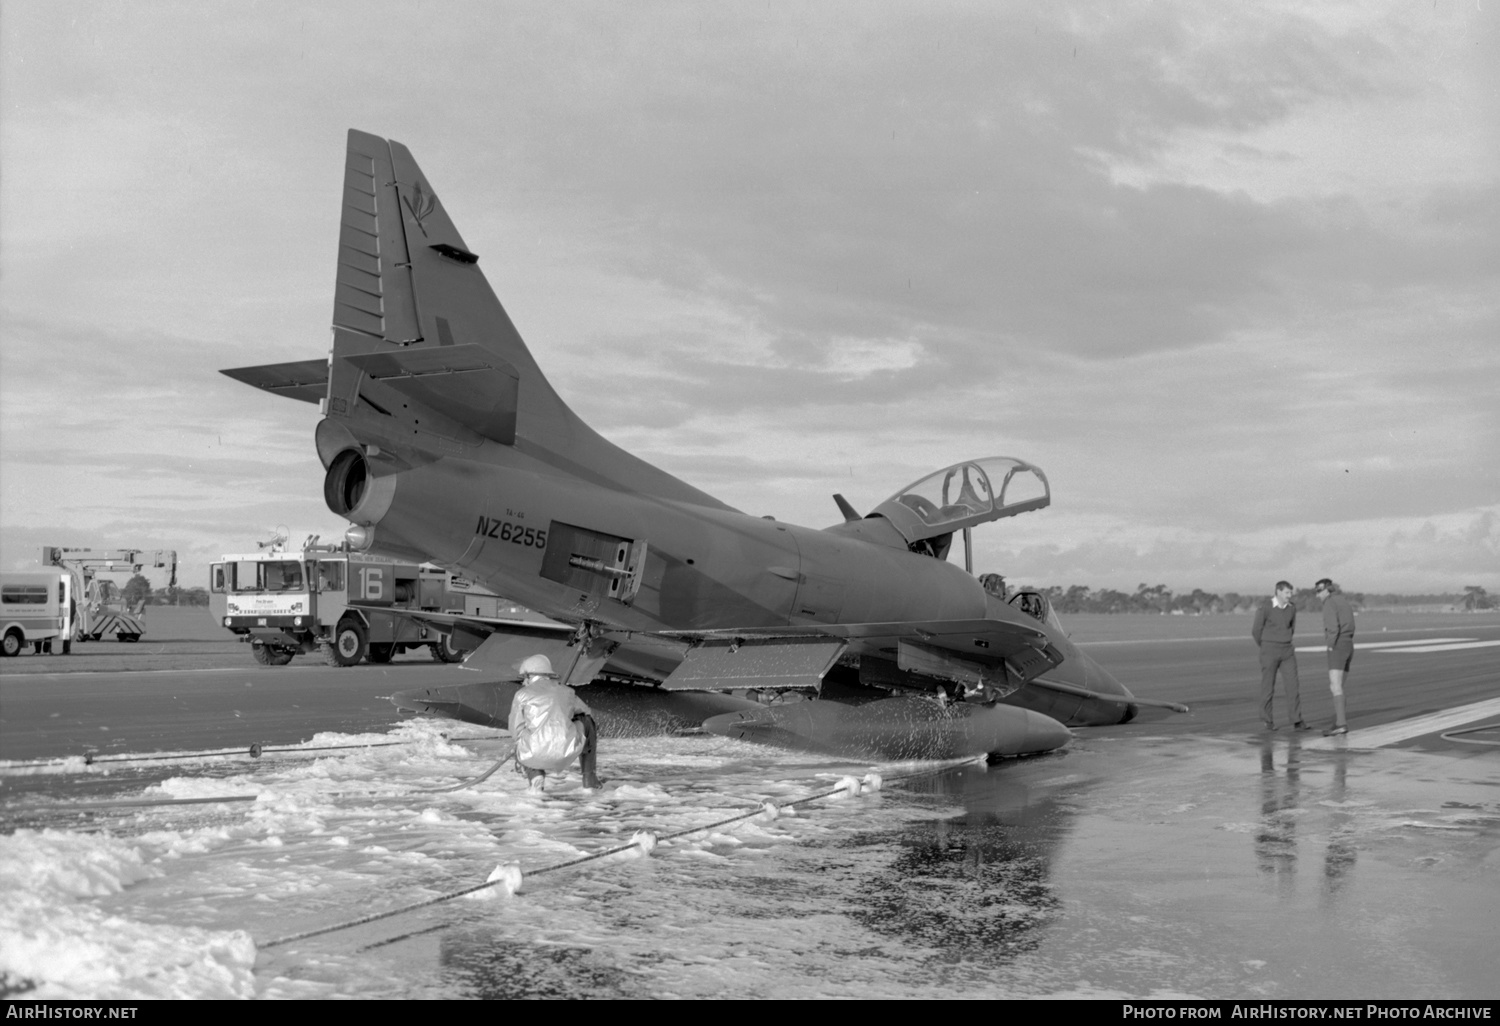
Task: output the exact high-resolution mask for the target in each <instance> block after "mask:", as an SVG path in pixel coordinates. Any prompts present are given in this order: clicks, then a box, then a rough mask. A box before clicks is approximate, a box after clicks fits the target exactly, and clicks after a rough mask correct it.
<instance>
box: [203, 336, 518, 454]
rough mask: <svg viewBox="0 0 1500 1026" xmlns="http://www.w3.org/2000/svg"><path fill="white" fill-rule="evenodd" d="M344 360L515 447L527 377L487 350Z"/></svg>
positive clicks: (447, 349)
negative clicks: (522, 382) (522, 386)
mask: <svg viewBox="0 0 1500 1026" xmlns="http://www.w3.org/2000/svg"><path fill="white" fill-rule="evenodd" d="M341 358H342V359H343V360H345V361H347V362H348V363H350V364H352V365H353V366H355V367H357V368H359V369H360V370H362V371H364V373H365V376H366V377H368V378H371V379H372V380H375V381H379V382H380V383H381V384H382V385H387V386H389V387H391V388H394V389H395V390H396V391H398V392H400V393H401V394H402V395H405V396H407V397H409V398H411V399H414V400H415V401H417V402H419V403H421V404H422V405H424V406H426V407H428V408H429V409H431V410H434V411H436V412H438V413H441V414H443V415H444V416H447V417H450V418H452V419H453V420H456V421H458V423H460V424H462V425H463V426H464V427H467V428H470V429H472V430H474V431H477V432H478V433H479V434H481V435H483V436H484V437H485V438H489V439H493V440H494V441H496V442H499V443H500V444H501V445H514V444H515V441H516V410H517V404H518V401H519V395H520V378H521V376H520V373H519V372H518V371H517V370H516V368H515V367H513V366H511V365H510V364H508V363H506V362H505V361H504V360H502V359H500V358H499V357H497V356H495V355H494V354H492V353H490V352H489V351H488V350H486V349H485V348H484V347H483V346H478V345H474V344H468V345H455V346H433V347H429V348H410V349H402V350H396V351H392V352H378V353H366V354H364V355H358V356H344V357H341ZM225 373H226V374H227V373H229V372H228V371H226V372H225Z"/></svg>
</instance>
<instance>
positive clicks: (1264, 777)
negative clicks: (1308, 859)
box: [1254, 735, 1358, 895]
mask: <svg viewBox="0 0 1500 1026" xmlns="http://www.w3.org/2000/svg"><path fill="white" fill-rule="evenodd" d="M1278 749H1280V751H1278ZM1278 757H1279V758H1280V765H1279V766H1278V761H1277V760H1278ZM1352 757H1353V756H1351V755H1349V754H1348V753H1345V752H1338V753H1335V754H1334V755H1333V756H1332V758H1331V760H1328V759H1325V760H1324V762H1325V763H1326V762H1328V761H1331V762H1332V774H1331V778H1330V781H1329V784H1328V787H1327V793H1326V795H1319V794H1318V793H1317V789H1316V788H1314V789H1313V791H1312V792H1311V793H1309V794H1306V795H1304V793H1303V784H1302V760H1303V752H1302V746H1301V743H1300V739H1299V738H1298V737H1297V736H1296V735H1292V736H1291V737H1289V738H1287V739H1285V741H1284V742H1281V741H1279V739H1277V738H1274V737H1265V738H1263V739H1261V742H1260V823H1259V827H1258V829H1257V830H1256V831H1255V833H1254V838H1255V858H1256V866H1257V868H1258V869H1259V870H1260V871H1261V872H1262V873H1265V874H1268V875H1270V876H1273V877H1282V878H1288V879H1285V880H1284V884H1285V886H1284V887H1282V888H1281V890H1282V891H1283V892H1284V893H1287V894H1290V893H1292V891H1293V888H1292V886H1291V881H1290V879H1289V878H1290V877H1291V876H1292V875H1293V874H1295V873H1296V871H1297V826H1298V820H1299V819H1300V818H1302V817H1304V816H1305V815H1306V814H1307V812H1308V809H1307V807H1306V803H1307V802H1314V803H1316V804H1318V805H1321V806H1325V807H1327V808H1328V809H1329V810H1330V811H1329V813H1328V816H1327V818H1326V823H1327V837H1326V838H1325V839H1324V842H1323V876H1324V880H1325V885H1326V886H1325V890H1326V893H1327V894H1329V895H1332V894H1335V893H1336V892H1337V891H1338V890H1339V888H1340V887H1341V886H1342V884H1343V883H1344V882H1345V877H1346V875H1347V874H1348V873H1349V872H1350V871H1351V870H1352V869H1353V868H1354V865H1355V862H1356V861H1357V859H1358V855H1357V854H1356V849H1355V845H1354V832H1355V821H1354V816H1353V814H1352V813H1351V812H1350V811H1349V809H1348V802H1349V795H1348V791H1349V787H1348V773H1349V760H1350V758H1352Z"/></svg>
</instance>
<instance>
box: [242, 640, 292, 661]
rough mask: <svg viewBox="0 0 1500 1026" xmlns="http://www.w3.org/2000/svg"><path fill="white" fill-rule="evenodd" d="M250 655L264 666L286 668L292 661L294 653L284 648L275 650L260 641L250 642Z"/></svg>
mask: <svg viewBox="0 0 1500 1026" xmlns="http://www.w3.org/2000/svg"><path fill="white" fill-rule="evenodd" d="M250 654H251V655H252V656H254V657H255V661H256V662H257V663H260V665H262V666H285V665H286V664H287V663H289V662H291V661H292V653H290V652H288V651H287V650H286V649H284V648H273V647H272V646H270V645H267V644H265V643H264V642H260V641H252V642H250Z"/></svg>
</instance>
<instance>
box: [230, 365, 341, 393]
mask: <svg viewBox="0 0 1500 1026" xmlns="http://www.w3.org/2000/svg"><path fill="white" fill-rule="evenodd" d="M219 373H220V374H224V375H227V376H229V377H231V378H233V379H234V380H236V381H243V382H244V383H245V384H247V385H254V386H255V387H256V388H262V389H265V390H266V391H267V392H270V393H271V394H272V395H284V396H286V397H287V398H288V399H300V400H301V401H302V402H304V403H315V402H318V401H319V400H320V399H322V398H323V397H324V396H325V395H327V394H328V361H327V360H298V361H296V362H295V363H266V364H261V365H260V366H259V367H233V368H231V369H229V370H221V371H219Z"/></svg>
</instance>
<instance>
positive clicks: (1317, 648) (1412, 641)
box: [1297, 638, 1500, 652]
mask: <svg viewBox="0 0 1500 1026" xmlns="http://www.w3.org/2000/svg"><path fill="white" fill-rule="evenodd" d="M1473 640H1474V639H1473V638H1408V639H1407V640H1406V641H1356V642H1355V643H1354V648H1355V650H1356V651H1357V650H1360V649H1370V648H1405V647H1406V646H1407V645H1451V644H1453V643H1455V642H1459V641H1473ZM1487 644H1500V642H1487ZM1327 650H1328V646H1327V645H1298V646H1297V651H1298V652H1326V651H1327Z"/></svg>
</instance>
